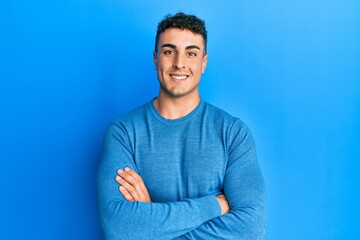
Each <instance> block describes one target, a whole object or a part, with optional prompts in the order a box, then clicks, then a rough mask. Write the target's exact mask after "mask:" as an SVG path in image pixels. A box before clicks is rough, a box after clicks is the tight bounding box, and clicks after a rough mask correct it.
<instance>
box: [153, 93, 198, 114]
mask: <svg viewBox="0 0 360 240" xmlns="http://www.w3.org/2000/svg"><path fill="white" fill-rule="evenodd" d="M199 102H200V96H199V94H197V95H196V96H183V97H179V98H174V97H169V96H167V95H165V94H161V93H160V94H159V96H158V97H157V98H156V99H154V101H153V103H154V106H155V108H156V109H157V110H158V112H159V113H160V115H161V116H163V117H164V118H166V119H172V120H173V119H178V118H182V117H185V116H186V115H188V114H189V113H190V112H192V111H193V110H194V109H195V108H196V107H197V105H198V104H199Z"/></svg>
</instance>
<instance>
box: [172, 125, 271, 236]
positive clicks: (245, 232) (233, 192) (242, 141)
mask: <svg viewBox="0 0 360 240" xmlns="http://www.w3.org/2000/svg"><path fill="white" fill-rule="evenodd" d="M229 136H230V142H229V147H228V149H229V151H228V154H229V161H228V164H227V169H226V172H225V177H224V188H223V191H224V194H225V196H226V198H227V200H228V202H229V205H230V212H229V213H228V214H225V215H223V216H221V217H218V218H215V219H212V220H210V221H208V222H206V223H204V224H202V225H201V226H200V227H198V228H196V229H194V230H193V231H190V232H189V233H187V234H185V235H184V236H182V238H181V239H227V240H229V239H249V240H254V239H263V237H264V234H265V225H266V208H265V184H264V180H263V177H262V174H261V171H260V168H259V164H258V161H257V157H256V149H255V143H254V140H253V137H252V134H251V132H250V130H249V129H248V128H247V126H246V125H244V124H243V123H242V122H240V121H238V122H236V123H235V124H234V126H233V127H232V129H231V132H230V134H229ZM179 239H180V238H179Z"/></svg>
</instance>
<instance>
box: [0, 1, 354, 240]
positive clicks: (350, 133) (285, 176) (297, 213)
mask: <svg viewBox="0 0 360 240" xmlns="http://www.w3.org/2000/svg"><path fill="white" fill-rule="evenodd" d="M179 10H182V11H185V12H187V13H191V14H197V15H198V16H199V17H201V18H203V19H205V20H206V23H207V28H208V32H209V42H208V50H209V64H208V68H207V71H206V73H205V75H204V76H203V79H202V83H201V95H202V97H203V98H204V99H205V100H207V101H208V102H210V103H212V104H214V105H216V106H218V107H221V108H223V109H224V110H226V111H228V112H230V113H231V114H232V115H235V116H238V117H240V118H242V119H243V120H244V121H245V122H247V123H248V125H249V126H250V128H251V129H252V131H253V134H254V136H255V139H256V142H257V148H258V156H259V161H260V164H261V167H262V170H263V174H264V177H265V180H266V184H267V198H268V227H267V235H266V239H267V240H281V239H286V240H288V239H358V237H359V233H358V230H357V228H358V227H359V226H360V220H359V219H360V218H359V215H360V208H359V199H360V198H359V183H360V181H359V177H358V175H359V174H358V171H359V167H360V165H359V160H360V150H359V149H360V148H359V145H360V144H359V143H360V2H359V1H357V0H353V1H351V0H311V1H310V0H303V1H289V0H272V1H266V0H259V1H115V0H102V1H101V0H88V1H85V0H62V1H47V0H32V1H26V0H17V1H1V2H0V112H1V117H0V136H1V138H0V147H1V148H0V161H1V162H0V187H1V193H0V194H1V198H0V215H1V217H0V234H1V236H0V238H1V239H102V237H101V231H100V228H99V225H98V220H97V212H96V190H95V174H96V169H97V165H98V163H99V158H100V155H101V143H102V137H103V134H104V131H105V129H106V127H107V124H108V122H109V121H110V120H112V119H115V118H118V117H119V116H121V115H123V114H125V113H126V112H127V111H129V110H131V109H132V108H134V107H136V106H138V105H140V104H142V103H144V102H146V101H148V100H149V99H151V98H153V97H155V96H156V95H157V93H158V84H157V80H156V74H155V70H154V68H153V63H152V50H153V45H154V37H155V31H156V26H157V23H158V22H159V21H160V20H161V19H162V17H163V16H164V15H166V14H168V13H174V12H176V11H179Z"/></svg>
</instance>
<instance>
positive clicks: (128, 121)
mask: <svg viewBox="0 0 360 240" xmlns="http://www.w3.org/2000/svg"><path fill="white" fill-rule="evenodd" d="M149 104H150V102H147V103H144V104H142V105H140V106H138V107H136V108H134V109H133V110H131V111H130V112H128V113H126V114H125V115H123V116H121V117H119V118H117V119H115V120H113V121H111V124H115V125H125V126H131V125H133V124H136V122H139V121H141V120H142V119H144V117H145V116H146V115H147V112H148V111H149Z"/></svg>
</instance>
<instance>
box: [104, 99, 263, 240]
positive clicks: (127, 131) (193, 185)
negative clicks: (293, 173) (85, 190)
mask: <svg viewBox="0 0 360 240" xmlns="http://www.w3.org/2000/svg"><path fill="white" fill-rule="evenodd" d="M125 167H130V168H132V169H133V170H135V171H136V172H137V173H138V174H139V175H140V176H141V177H142V178H143V180H144V183H145V185H146V187H147V189H148V191H149V193H150V196H151V200H152V202H151V203H143V202H127V201H126V200H125V198H124V197H123V196H122V194H121V193H120V192H119V190H118V187H119V185H118V183H117V182H116V181H115V176H116V171H117V170H118V169H124V168H125ZM97 186H98V209H99V216H100V223H101V226H102V229H103V232H104V235H105V238H106V239H127V240H129V239H137V240H141V239H207V240H209V239H227V240H229V239H262V238H263V235H264V232H265V222H266V213H265V187H264V181H263V177H262V175H261V172H260V168H259V164H258V161H257V158H256V150H255V144H254V141H253V137H252V135H251V132H250V131H249V129H248V127H247V126H246V125H245V124H244V123H243V122H242V121H241V120H239V119H238V118H235V117H232V116H230V115H229V114H227V113H226V112H224V111H223V110H221V109H218V108H216V107H214V106H212V105H210V104H208V103H206V102H205V101H203V100H201V101H200V103H199V104H198V106H197V107H196V108H195V109H194V110H193V111H192V112H190V113H189V114H188V115H186V116H185V117H182V118H179V119H176V120H169V119H165V118H164V117H162V116H161V115H160V114H159V113H158V111H157V110H156V108H155V107H154V105H153V102H152V101H150V102H148V103H147V104H145V105H143V106H141V107H138V108H137V109H135V110H133V111H131V112H130V113H128V114H127V115H126V116H124V117H122V118H121V119H120V120H118V121H115V122H113V123H111V124H110V127H109V129H108V131H107V133H106V136H105V138H104V147H103V157H102V161H101V163H100V166H99V170H98V178H97ZM219 194H225V196H226V198H227V200H228V202H229V205H230V212H229V213H227V214H225V215H223V216H221V208H220V205H219V203H218V201H217V199H216V195H219Z"/></svg>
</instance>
